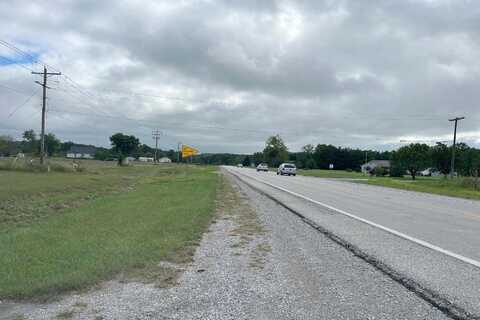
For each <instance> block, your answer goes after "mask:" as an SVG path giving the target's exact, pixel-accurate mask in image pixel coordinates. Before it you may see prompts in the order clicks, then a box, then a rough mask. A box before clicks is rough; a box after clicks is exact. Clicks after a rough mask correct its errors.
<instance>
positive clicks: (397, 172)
mask: <svg viewBox="0 0 480 320" xmlns="http://www.w3.org/2000/svg"><path fill="white" fill-rule="evenodd" d="M404 175H405V169H404V168H402V167H399V166H392V167H391V168H390V177H398V178H402V177H403V176H404Z"/></svg>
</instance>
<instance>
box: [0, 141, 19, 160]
mask: <svg viewBox="0 0 480 320" xmlns="http://www.w3.org/2000/svg"><path fill="white" fill-rule="evenodd" d="M15 149H16V144H15V141H14V140H13V138H12V137H10V136H0V156H2V155H3V156H10V155H11V154H12V153H15V151H16V150H15Z"/></svg>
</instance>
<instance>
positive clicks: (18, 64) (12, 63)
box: [0, 56, 33, 71]
mask: <svg viewBox="0 0 480 320" xmlns="http://www.w3.org/2000/svg"><path fill="white" fill-rule="evenodd" d="M0 59H4V60H6V61H8V62H10V64H11V65H14V66H17V67H21V68H24V69H26V70H28V71H33V70H32V69H30V68H28V67H26V66H25V65H23V64H21V63H19V62H18V61H15V60H12V59H10V58H7V57H4V56H0Z"/></svg>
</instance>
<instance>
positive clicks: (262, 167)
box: [257, 163, 268, 172]
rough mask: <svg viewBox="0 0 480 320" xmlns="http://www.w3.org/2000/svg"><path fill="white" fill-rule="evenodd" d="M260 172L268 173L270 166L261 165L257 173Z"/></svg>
mask: <svg viewBox="0 0 480 320" xmlns="http://www.w3.org/2000/svg"><path fill="white" fill-rule="evenodd" d="M259 171H265V172H268V164H266V163H260V164H259V165H258V166H257V172H259Z"/></svg>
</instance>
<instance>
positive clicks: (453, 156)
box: [448, 117, 465, 178]
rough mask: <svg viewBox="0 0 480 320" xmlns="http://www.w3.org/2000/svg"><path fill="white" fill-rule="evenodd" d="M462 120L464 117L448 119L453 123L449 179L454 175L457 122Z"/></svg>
mask: <svg viewBox="0 0 480 320" xmlns="http://www.w3.org/2000/svg"><path fill="white" fill-rule="evenodd" d="M463 119H465V117H456V118H453V119H448V121H455V127H454V129H453V146H452V165H451V168H450V178H453V175H454V173H455V144H456V143H457V122H458V121H459V120H463Z"/></svg>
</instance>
